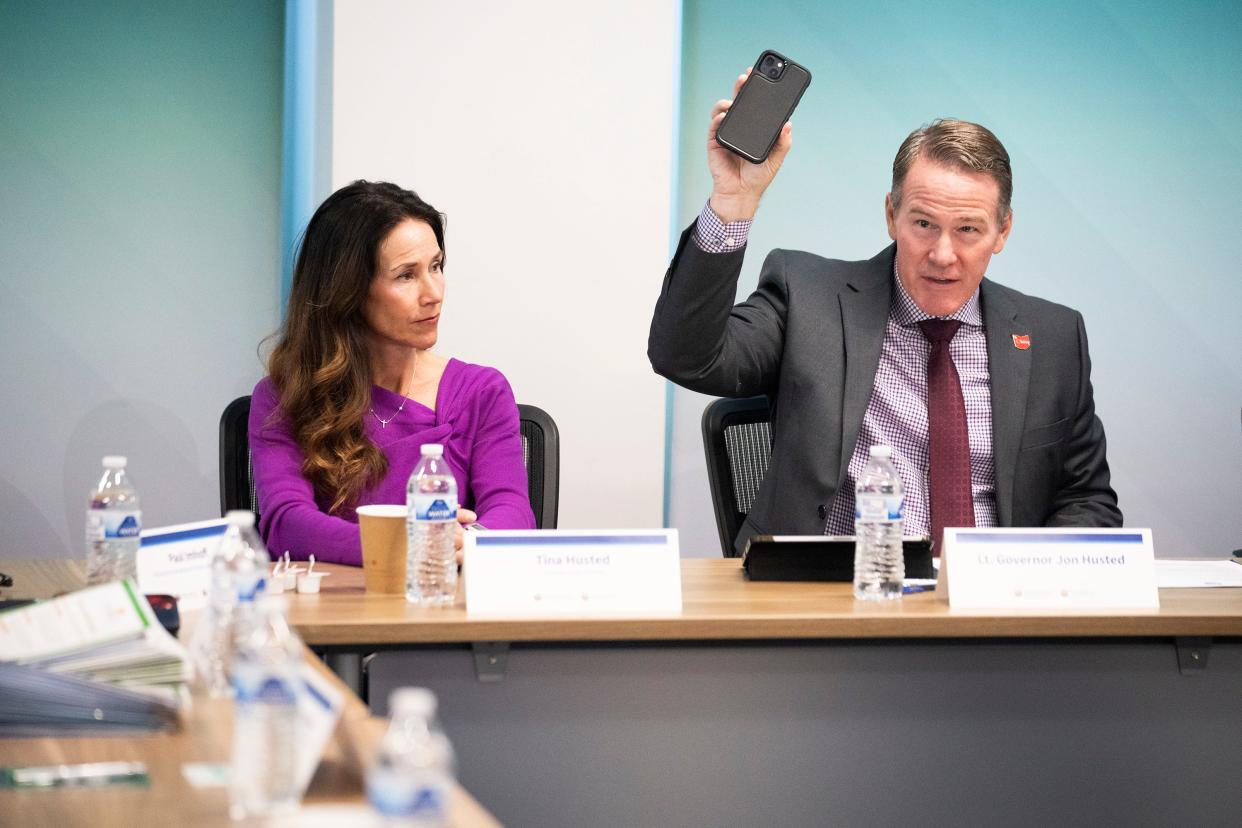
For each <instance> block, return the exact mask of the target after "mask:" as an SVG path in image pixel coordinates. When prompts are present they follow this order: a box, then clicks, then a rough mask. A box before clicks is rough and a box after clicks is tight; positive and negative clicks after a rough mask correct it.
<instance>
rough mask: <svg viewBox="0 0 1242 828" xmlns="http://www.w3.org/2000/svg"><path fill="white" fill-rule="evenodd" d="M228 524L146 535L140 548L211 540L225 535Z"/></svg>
mask: <svg viewBox="0 0 1242 828" xmlns="http://www.w3.org/2000/svg"><path fill="white" fill-rule="evenodd" d="M228 528H229V525H228V524H227V523H221V524H220V525H219V526H200V527H199V528H197V529H182V530H181V531H180V532H169V533H168V534H166V535H144V536H143V538H142V541H141V542H140V543H139V544H138V545H139V546H159V545H160V544H161V543H176V542H178V541H187V540H194V539H195V538H210V537H214V536H216V535H223V534H224V530H226V529H228Z"/></svg>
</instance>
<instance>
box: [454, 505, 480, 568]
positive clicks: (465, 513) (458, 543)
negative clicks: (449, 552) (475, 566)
mask: <svg viewBox="0 0 1242 828" xmlns="http://www.w3.org/2000/svg"><path fill="white" fill-rule="evenodd" d="M478 519H479V516H478V515H476V514H475V513H474V512H472V511H470V510H469V509H463V508H461V507H460V506H459V507H457V534H456V535H454V536H453V548H454V549H456V550H457V563H458V565H459V566H460V565H461V555H462V551H461V550H462V545H463V544H464V543H465V542H466V530H465V527H466V526H469V525H470V524H472V523H474V522H475V521H477V520H478Z"/></svg>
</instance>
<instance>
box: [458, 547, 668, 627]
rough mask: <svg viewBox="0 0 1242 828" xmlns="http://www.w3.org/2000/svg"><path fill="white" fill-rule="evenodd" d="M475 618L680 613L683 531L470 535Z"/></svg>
mask: <svg viewBox="0 0 1242 828" xmlns="http://www.w3.org/2000/svg"><path fill="white" fill-rule="evenodd" d="M464 554H465V560H464V564H463V576H464V578H465V581H466V584H465V589H466V612H467V613H468V614H469V615H506V616H539V615H598V616H617V615H677V614H679V613H680V612H681V560H680V555H679V553H678V548H677V530H675V529H628V530H591V531H586V530H581V531H579V530H569V529H562V530H543V531H538V530H535V531H530V530H526V531H518V530H513V531H492V532H467V533H466V546H465V553H464Z"/></svg>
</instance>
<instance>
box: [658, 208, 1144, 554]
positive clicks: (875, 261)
mask: <svg viewBox="0 0 1242 828" xmlns="http://www.w3.org/2000/svg"><path fill="white" fill-rule="evenodd" d="M690 234H691V230H687V231H686V232H685V233H684V234H683V235H682V238H681V243H680V245H679V246H678V249H677V253H676V255H675V256H674V257H673V262H672V264H671V265H670V266H669V269H668V273H667V274H665V277H664V286H663V288H662V290H661V293H660V299H659V301H658V302H657V303H656V309H655V316H654V317H653V318H652V320H651V334H650V338H649V340H648V348H647V354H648V356H649V357H650V359H651V365H652V367H653V368H655V370H656V371H657V372H658V373H660V374H662V375H663V376H665V377H668V378H669V379H670V380H672V381H673V382H676V383H677V384H679V385H682V386H684V387H686V388H689V389H691V390H693V391H699V392H701V393H704V394H713V395H715V396H721V397H748V396H752V395H755V394H766V395H767V396H768V399H769V401H770V402H771V406H772V437H773V443H772V458H771V461H770V464H769V466H768V471H767V475H766V476H765V477H764V480H763V485H762V486H761V487H760V490H759V494H758V497H757V498H756V500H755V505H754V507H753V508H752V509H751V511H750V514H749V515H747V518H746V522H745V524H744V525H743V526H742V532H741V534H740V535H739V536H738V540H737V542H736V545H737V547H738V549H739V550H740V549H741V547H742V546H743V545H744V544H745V540H746V538H749V537H751V536H752V535H761V534H805V535H810V534H818V533H820V532H823V530H824V521H825V519H826V517H827V515H828V510H829V508H830V507H831V504H832V499H833V497H834V496H835V495H836V493H837V490H838V489H839V488H840V487H841V485H842V484H843V483H844V481H845V478H846V471H847V467H848V466H849V462H850V458H851V457H852V456H853V453H854V444H855V443H856V442H857V440H858V432H859V430H860V429H861V427H862V421H863V415H864V414H865V413H866V410H867V402H868V400H869V399H870V396H871V388H872V385H873V384H874V381H875V373H876V368H877V367H878V366H879V362H880V348H881V345H882V344H883V341H884V328H885V322H886V320H887V318H888V312H889V304H890V302H891V300H892V288H893V282H892V279H893V256H894V254H895V251H896V246H895V245H890V246H889V247H888V248H886V249H885V250H883V251H881V252H880V253H879V254H878V255H877V256H875V257H874V258H872V259H870V260H868V261H860V262H845V261H838V260H834V259H824V258H821V257H819V256H815V255H813V254H810V253H803V252H801V251H796V250H773V251H772V252H771V253H770V254H768V258H767V260H766V261H765V262H764V264H763V270H762V272H761V274H760V277H759V285H758V287H757V288H756V289H755V292H754V293H753V294H751V296H750V298H748V299H747V300H746V301H744V302H742V303H740V304H737V305H734V299H735V296H736V292H737V280H738V275H739V274H740V272H741V269H742V257H743V253H744V251H741V250H739V251H736V252H733V253H704V252H702V251H701V250H699V248H698V246H697V245H695V244H694V242H693V240H692V239H691V238H690ZM980 302H981V304H982V308H983V320H984V325H985V327H986V331H987V333H986V336H987V350H988V369H989V373H990V376H991V384H992V454H993V463H994V465H995V472H996V505H997V516H998V520H999V522H1000V525H1001V526H1120V525H1121V511H1120V510H1119V509H1118V508H1117V495H1116V494H1115V493H1114V492H1113V490H1112V487H1111V486H1110V485H1109V473H1108V461H1107V459H1106V458H1105V443H1104V427H1103V425H1102V424H1101V423H1100V420H1099V418H1098V417H1096V415H1095V403H1094V400H1093V397H1092V391H1091V361H1090V357H1089V356H1088V355H1087V335H1086V330H1085V328H1084V327H1083V321H1082V316H1081V315H1080V314H1079V313H1078V312H1077V311H1074V310H1071V309H1070V308H1067V307H1065V306H1063V305H1057V304H1054V303H1052V302H1047V301H1044V300H1043V299H1036V298H1034V297H1031V296H1027V295H1025V294H1022V293H1019V292H1018V291H1016V290H1012V289H1010V288H1007V287H1003V286H1002V285H998V284H996V283H995V282H992V281H989V280H987V279H984V281H983V285H982V287H981V289H980ZM1014 334H1025V335H1029V337H1030V348H1029V349H1026V350H1021V349H1018V348H1017V347H1015V345H1014V341H1013V335H1014Z"/></svg>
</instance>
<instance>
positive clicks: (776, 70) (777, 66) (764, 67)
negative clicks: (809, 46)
mask: <svg viewBox="0 0 1242 828" xmlns="http://www.w3.org/2000/svg"><path fill="white" fill-rule="evenodd" d="M784 71H785V61H783V60H781V59H780V58H778V57H777V56H776V55H764V56H763V60H761V61H759V73H760V74H761V75H764V76H766V77H768V78H771V79H772V80H777V79H778V78H780V76H781V73H782V72H784Z"/></svg>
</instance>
